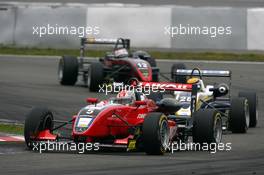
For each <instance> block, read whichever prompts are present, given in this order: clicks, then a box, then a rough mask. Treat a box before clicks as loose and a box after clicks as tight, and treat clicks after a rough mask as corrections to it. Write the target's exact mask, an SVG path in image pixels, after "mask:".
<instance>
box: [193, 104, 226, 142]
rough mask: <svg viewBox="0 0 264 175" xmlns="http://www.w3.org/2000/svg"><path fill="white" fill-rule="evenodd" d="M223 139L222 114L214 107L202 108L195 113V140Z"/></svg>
mask: <svg viewBox="0 0 264 175" xmlns="http://www.w3.org/2000/svg"><path fill="white" fill-rule="evenodd" d="M221 140H222V118H221V114H220V113H219V112H217V111H215V110H214V109H200V110H198V111H196V112H195V113H194V114H193V142H194V143H200V144H203V143H208V144H210V143H217V144H218V143H220V142H221Z"/></svg>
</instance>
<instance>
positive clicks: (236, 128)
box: [229, 97, 250, 133]
mask: <svg viewBox="0 0 264 175" xmlns="http://www.w3.org/2000/svg"><path fill="white" fill-rule="evenodd" d="M249 121H250V116H249V105H248V100H247V99H246V98H244V97H238V98H233V99H232V100H231V109H230V118H229V122H230V123H229V126H230V130H231V131H232V132H233V133H246V132H247V129H248V127H249Z"/></svg>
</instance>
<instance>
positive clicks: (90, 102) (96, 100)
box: [86, 98, 98, 104]
mask: <svg viewBox="0 0 264 175" xmlns="http://www.w3.org/2000/svg"><path fill="white" fill-rule="evenodd" d="M86 102H87V103H88V104H96V103H97V102H98V98H86Z"/></svg>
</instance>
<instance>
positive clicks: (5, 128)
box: [0, 123, 24, 135]
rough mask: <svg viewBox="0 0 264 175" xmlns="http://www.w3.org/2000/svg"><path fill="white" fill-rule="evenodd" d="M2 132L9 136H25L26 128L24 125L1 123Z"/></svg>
mask: <svg viewBox="0 0 264 175" xmlns="http://www.w3.org/2000/svg"><path fill="white" fill-rule="evenodd" d="M0 132H3V133H8V134H17V135H23V134H24V126H23V125H17V124H3V123H0Z"/></svg>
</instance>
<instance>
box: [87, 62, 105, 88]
mask: <svg viewBox="0 0 264 175" xmlns="http://www.w3.org/2000/svg"><path fill="white" fill-rule="evenodd" d="M103 81H104V68H103V65H102V64H101V63H99V62H98V63H97V62H95V63H92V64H91V65H90V68H89V73H88V81H87V82H88V86H89V88H90V91H91V92H98V90H99V85H101V84H102V83H103Z"/></svg>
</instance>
